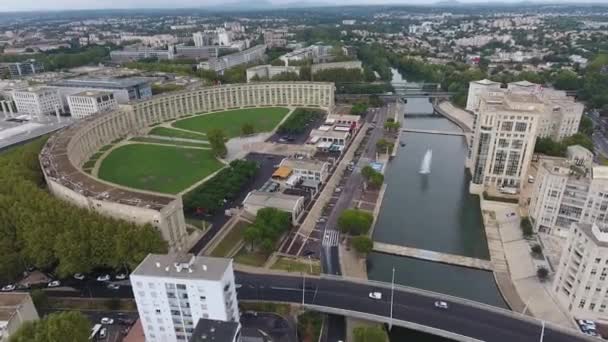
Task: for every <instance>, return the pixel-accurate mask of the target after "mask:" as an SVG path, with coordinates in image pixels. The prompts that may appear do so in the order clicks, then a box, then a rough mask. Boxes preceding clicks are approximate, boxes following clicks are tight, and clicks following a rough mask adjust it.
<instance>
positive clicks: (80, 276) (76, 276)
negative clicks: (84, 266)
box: [74, 273, 84, 280]
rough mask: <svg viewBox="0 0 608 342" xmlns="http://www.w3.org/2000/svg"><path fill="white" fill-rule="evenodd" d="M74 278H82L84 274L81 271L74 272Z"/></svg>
mask: <svg viewBox="0 0 608 342" xmlns="http://www.w3.org/2000/svg"><path fill="white" fill-rule="evenodd" d="M74 279H77V280H84V274H82V273H76V274H74Z"/></svg>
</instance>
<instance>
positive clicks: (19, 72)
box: [0, 59, 44, 78]
mask: <svg viewBox="0 0 608 342" xmlns="http://www.w3.org/2000/svg"><path fill="white" fill-rule="evenodd" d="M41 72H44V64H42V63H40V62H37V61H36V60H34V59H30V60H29V61H25V62H15V63H0V76H1V75H2V74H3V73H4V74H8V75H10V77H11V78H21V77H23V76H27V75H33V74H39V73H41Z"/></svg>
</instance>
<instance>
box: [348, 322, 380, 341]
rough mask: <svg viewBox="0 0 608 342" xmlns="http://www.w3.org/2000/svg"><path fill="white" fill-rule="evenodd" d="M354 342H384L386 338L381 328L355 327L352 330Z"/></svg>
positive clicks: (376, 326) (375, 326)
mask: <svg viewBox="0 0 608 342" xmlns="http://www.w3.org/2000/svg"><path fill="white" fill-rule="evenodd" d="M353 336H354V342H386V341H388V336H387V334H386V331H384V329H383V328H382V326H378V325H374V326H370V327H356V328H355V329H354V330H353Z"/></svg>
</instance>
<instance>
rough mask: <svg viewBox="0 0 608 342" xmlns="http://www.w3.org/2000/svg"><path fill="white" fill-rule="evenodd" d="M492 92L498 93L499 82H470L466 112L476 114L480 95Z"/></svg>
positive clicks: (486, 80)
mask: <svg viewBox="0 0 608 342" xmlns="http://www.w3.org/2000/svg"><path fill="white" fill-rule="evenodd" d="M493 91H500V83H499V82H494V81H490V80H488V79H483V80H481V81H473V82H470V83H469V96H468V97H467V106H466V110H468V111H471V112H473V113H477V111H478V110H479V101H480V97H481V95H482V94H485V93H488V92H493Z"/></svg>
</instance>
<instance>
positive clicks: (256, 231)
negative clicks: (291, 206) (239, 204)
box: [243, 208, 291, 254]
mask: <svg viewBox="0 0 608 342" xmlns="http://www.w3.org/2000/svg"><path fill="white" fill-rule="evenodd" d="M289 228H291V215H290V214H289V213H287V212H285V211H282V210H279V209H275V208H262V209H260V210H258V212H257V214H256V216H255V221H254V222H253V224H251V225H250V226H249V227H247V228H246V229H245V232H244V233H243V238H244V239H245V241H246V242H248V243H250V244H251V248H252V249H253V248H254V247H255V246H256V245H257V246H258V247H259V248H260V250H261V251H262V252H264V253H265V254H270V253H272V252H273V250H274V246H275V244H276V242H277V241H278V240H279V238H280V237H281V235H283V233H285V232H286V231H287V230H289Z"/></svg>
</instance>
